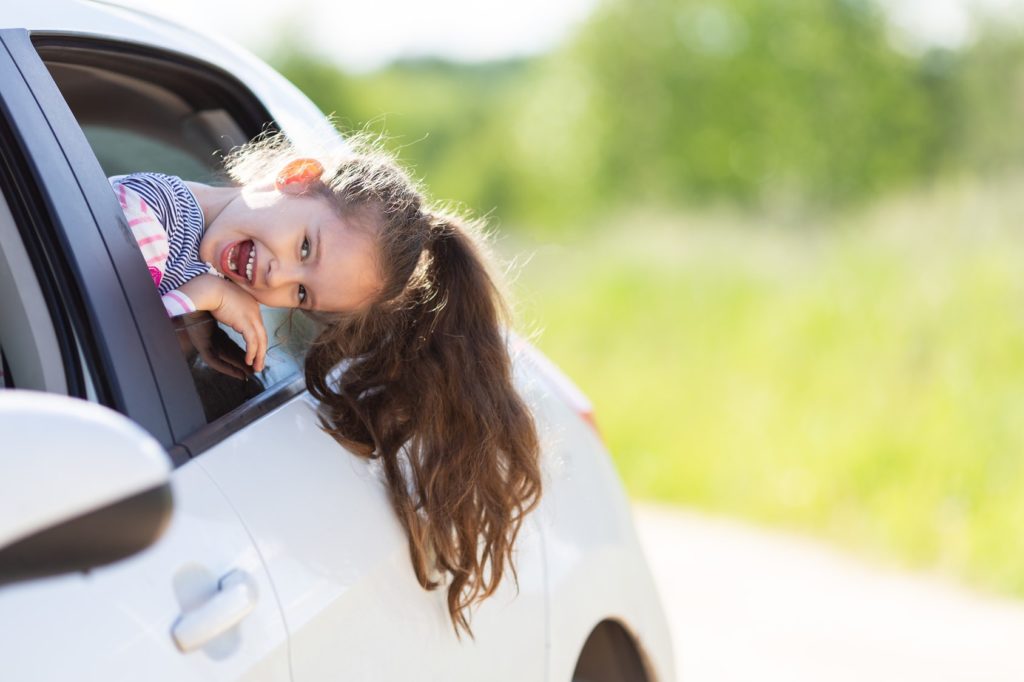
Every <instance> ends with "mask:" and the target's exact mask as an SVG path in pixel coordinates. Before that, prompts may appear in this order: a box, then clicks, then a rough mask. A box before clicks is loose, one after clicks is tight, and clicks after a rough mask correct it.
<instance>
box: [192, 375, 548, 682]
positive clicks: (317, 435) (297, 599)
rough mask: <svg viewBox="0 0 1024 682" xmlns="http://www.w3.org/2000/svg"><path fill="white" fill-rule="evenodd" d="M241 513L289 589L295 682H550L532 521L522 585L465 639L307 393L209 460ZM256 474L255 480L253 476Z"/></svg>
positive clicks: (509, 586) (382, 494)
mask: <svg viewBox="0 0 1024 682" xmlns="http://www.w3.org/2000/svg"><path fill="white" fill-rule="evenodd" d="M198 461H199V462H200V463H202V464H203V466H204V467H205V468H206V469H207V471H208V472H209V473H210V474H211V476H212V477H213V478H214V479H215V480H216V481H217V484H218V485H219V486H220V487H221V488H222V489H223V490H224V491H225V493H226V494H227V496H228V497H229V498H230V499H231V501H232V504H233V505H234V506H235V508H236V509H238V511H239V514H240V515H241V517H242V519H243V521H244V522H245V524H246V526H247V527H248V528H249V530H250V532H251V533H252V534H253V537H254V539H255V541H256V544H257V546H258V547H259V548H260V552H261V553H262V555H263V557H264V559H265V561H266V564H267V568H268V570H269V571H270V575H271V578H272V579H273V581H274V584H275V587H276V588H277V591H278V595H279V597H280V600H281V606H282V609H283V611H284V615H285V620H286V622H287V625H288V630H289V633H290V636H291V640H292V670H293V674H294V676H295V680H296V682H304V681H316V680H324V679H339V680H341V679H349V680H362V679H380V680H444V681H445V682H450V681H452V680H488V681H489V682H497V681H501V680H508V681H509V682H512V681H516V682H522V681H523V680H542V679H544V668H545V652H544V646H545V635H546V633H545V615H544V576H543V567H542V555H541V548H540V538H539V533H538V531H537V528H536V526H535V525H534V524H533V520H532V519H528V523H527V524H525V525H524V527H523V531H522V533H521V534H520V539H519V541H518V542H517V557H518V562H517V566H518V568H519V583H520V593H519V594H518V596H517V595H516V591H515V587H514V585H513V583H512V580H511V577H507V578H506V579H505V581H504V582H503V583H502V586H501V588H500V589H499V591H498V593H497V594H496V595H495V596H493V597H492V598H490V599H489V600H488V601H487V602H486V603H485V604H484V605H483V606H482V607H481V608H480V609H479V610H478V611H477V612H476V613H475V616H474V618H473V621H472V624H473V627H474V633H475V635H476V639H475V640H470V639H468V638H464V640H463V642H462V643H460V642H459V641H458V640H456V639H455V636H454V634H453V631H452V626H451V623H450V621H449V618H448V611H447V608H446V605H445V592H444V590H443V589H441V590H435V591H433V592H427V591H425V590H423V589H422V588H421V587H420V586H419V584H418V583H417V582H416V579H415V576H414V573H413V570H412V564H411V562H410V559H409V550H408V544H407V542H406V539H405V535H404V533H403V531H402V528H401V527H400V525H399V523H398V520H397V518H396V516H395V514H394V512H393V511H392V509H391V506H390V504H389V502H388V497H387V493H386V490H385V488H384V486H383V483H382V481H381V479H380V478H379V477H378V475H377V474H376V473H375V471H376V470H375V467H374V465H372V464H371V463H368V462H366V461H365V460H362V459H359V458H357V457H356V456H354V455H352V454H351V453H349V452H347V451H345V450H344V449H342V448H341V446H339V445H338V444H337V443H336V442H335V441H334V440H333V439H332V438H331V437H330V436H328V435H327V434H325V433H324V432H323V431H322V430H321V429H320V428H319V426H318V423H317V418H316V408H315V402H314V401H313V399H312V398H311V397H309V395H308V394H303V395H302V396H299V397H296V398H293V399H292V400H291V401H290V402H288V403H287V404H285V405H283V406H281V407H279V408H278V409H277V410H275V411H273V412H271V413H270V414H268V415H266V416H265V417H264V418H263V419H261V420H259V421H257V422H255V423H253V424H251V425H249V426H248V427H247V428H246V429H244V430H242V431H239V432H238V433H236V434H234V435H232V436H230V437H229V438H227V439H225V440H224V441H222V442H221V443H219V444H217V445H215V446H213V447H212V448H211V449H210V450H208V451H207V452H206V453H204V454H202V455H200V456H199V458H198ZM243 472H244V475H243Z"/></svg>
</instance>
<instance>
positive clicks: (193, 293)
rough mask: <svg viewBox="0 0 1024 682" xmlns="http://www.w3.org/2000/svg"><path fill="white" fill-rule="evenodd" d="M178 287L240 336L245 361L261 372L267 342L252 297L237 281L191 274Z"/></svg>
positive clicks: (260, 318) (197, 304) (197, 306)
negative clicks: (243, 345) (243, 342)
mask: <svg viewBox="0 0 1024 682" xmlns="http://www.w3.org/2000/svg"><path fill="white" fill-rule="evenodd" d="M180 289H181V291H183V292H185V293H186V294H188V296H189V298H191V299H192V302H193V303H195V304H196V308H197V309H199V310H208V311H209V312H210V314H211V315H213V316H214V317H215V318H217V320H218V321H220V322H223V323H224V324H226V325H227V326H229V327H231V328H232V329H234V330H235V331H236V332H238V333H239V334H241V335H242V338H243V339H245V364H247V365H251V366H252V368H253V370H255V371H257V372H262V371H263V366H264V360H265V358H266V355H267V348H268V347H269V342H268V340H267V331H266V329H264V328H263V317H262V316H261V315H260V304H259V303H257V302H256V299H255V298H253V297H252V296H250V295H249V294H247V293H245V291H244V290H243V289H242V288H241V287H240V286H238V285H237V284H233V283H231V282H229V281H227V280H225V279H221V278H219V277H214V276H213V275H200V276H198V277H193V278H192V279H190V280H189V281H188V282H185V284H184V285H183V286H181V287H180Z"/></svg>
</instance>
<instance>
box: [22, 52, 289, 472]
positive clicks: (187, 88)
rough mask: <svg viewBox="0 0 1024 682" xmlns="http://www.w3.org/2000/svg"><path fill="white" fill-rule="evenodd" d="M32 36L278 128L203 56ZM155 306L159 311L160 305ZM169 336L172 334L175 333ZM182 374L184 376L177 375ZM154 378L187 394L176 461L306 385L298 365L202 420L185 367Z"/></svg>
mask: <svg viewBox="0 0 1024 682" xmlns="http://www.w3.org/2000/svg"><path fill="white" fill-rule="evenodd" d="M31 40H32V44H33V45H34V46H35V48H36V49H37V50H38V52H39V54H40V56H41V58H43V59H45V60H46V61H69V60H71V61H73V63H75V64H85V65H90V66H96V67H100V68H105V69H109V70H111V71H114V72H117V73H123V74H127V75H132V76H135V77H140V78H143V79H144V80H147V81H149V82H153V83H156V84H158V85H162V86H163V87H166V88H168V89H170V90H171V91H173V92H175V93H176V94H179V95H181V96H185V97H186V99H189V100H190V101H193V102H196V101H199V102H202V103H203V104H202V106H204V107H210V108H212V107H218V108H222V109H224V110H226V111H227V112H228V113H229V114H230V115H231V116H232V117H233V118H234V119H235V121H236V123H237V124H238V125H239V127H240V128H241V129H242V130H243V132H244V133H245V134H246V135H247V136H249V137H254V136H255V135H257V134H259V133H261V132H264V131H272V130H276V129H277V128H276V124H275V123H274V121H273V119H272V118H271V116H270V113H269V112H268V111H267V109H266V107H265V106H264V105H263V104H262V102H260V101H259V99H258V98H257V97H256V96H255V95H254V94H253V93H252V92H251V91H250V90H249V89H248V88H247V87H246V86H245V85H244V84H243V83H242V82H241V81H239V80H238V79H237V78H235V77H234V76H233V75H231V74H230V73H228V72H227V71H224V70H223V69H221V68H219V67H217V66H214V65H211V64H209V63H207V62H203V61H200V60H198V59H195V58H193V57H190V56H187V55H183V54H181V53H178V52H172V51H169V50H163V49H158V48H155V47H153V46H151V45H146V44H142V43H132V42H125V41H119V40H113V39H109V38H94V37H83V36H69V35H61V34H51V33H38V32H33V33H32V36H31ZM196 98H199V99H198V100H197V99H196ZM90 151H91V150H90ZM104 181H105V178H104ZM111 196H112V194H111ZM130 305H131V307H132V308H133V310H134V309H137V307H138V306H140V305H148V304H147V303H146V302H145V301H141V302H140V301H134V302H130ZM158 307H159V313H160V315H161V316H163V315H164V311H163V308H162V306H158ZM164 319H165V320H166V317H165V318H164ZM170 338H172V339H173V335H170ZM178 355H179V356H180V352H179V353H178ZM181 377H184V379H185V380H184V381H181V380H180V379H181ZM156 381H157V383H158V384H159V385H160V386H161V389H162V390H164V391H165V393H169V394H171V395H181V394H187V395H185V396H184V397H183V398H182V399H181V400H179V401H178V402H179V403H184V404H185V407H178V408H176V409H168V414H167V417H168V420H169V422H170V423H171V427H172V431H173V432H174V433H175V439H174V443H173V446H172V447H171V448H170V450H171V454H172V458H173V459H174V461H175V465H176V466H180V465H181V464H183V463H184V462H185V461H187V459H188V458H192V457H197V456H199V455H200V454H202V453H203V452H204V451H205V450H207V449H209V448H211V447H213V446H214V445H216V444H218V443H220V442H221V441H223V440H224V439H226V438H228V437H229V436H231V435H232V434H234V433H236V432H238V431H239V430H240V429H242V428H244V427H245V426H246V425H248V424H251V423H253V422H254V421H256V420H257V419H259V418H261V417H263V416H264V415H266V414H268V413H269V412H271V411H272V410H274V409H276V408H277V407H279V406H281V405H284V404H285V403H287V402H289V401H290V400H292V399H293V398H295V397H296V396H298V395H300V394H302V393H303V392H305V390H306V386H305V378H304V376H303V374H302V372H301V370H300V371H296V372H295V373H292V374H289V375H288V376H287V377H285V378H284V379H282V380H281V381H278V382H277V383H275V384H274V385H271V386H268V387H266V388H265V389H264V390H263V391H262V392H260V393H259V394H258V395H256V396H255V397H253V398H251V399H249V400H247V401H246V402H244V403H242V404H241V405H239V406H238V407H236V408H235V409H233V410H232V411H230V412H228V413H227V414H225V415H223V416H222V417H220V418H218V419H216V420H214V421H212V422H209V423H206V421H205V418H203V415H202V408H201V406H199V397H198V392H197V388H196V386H195V384H194V382H193V381H192V380H191V376H190V374H189V371H188V369H187V367H183V368H182V369H181V374H179V375H178V376H177V377H168V376H166V375H163V376H161V375H160V373H159V372H158V376H157V377H156ZM197 415H198V420H199V421H198V424H197Z"/></svg>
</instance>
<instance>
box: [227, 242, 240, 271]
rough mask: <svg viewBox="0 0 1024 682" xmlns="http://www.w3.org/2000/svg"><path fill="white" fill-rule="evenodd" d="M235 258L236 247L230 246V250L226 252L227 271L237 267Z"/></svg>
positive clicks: (236, 256) (236, 253)
mask: <svg viewBox="0 0 1024 682" xmlns="http://www.w3.org/2000/svg"><path fill="white" fill-rule="evenodd" d="M237 258H238V247H237V246H232V247H231V250H230V251H228V269H229V270H234V269H235V268H236V267H237V265H238V261H237V260H236V259H237Z"/></svg>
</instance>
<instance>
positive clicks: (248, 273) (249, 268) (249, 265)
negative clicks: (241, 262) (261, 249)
mask: <svg viewBox="0 0 1024 682" xmlns="http://www.w3.org/2000/svg"><path fill="white" fill-rule="evenodd" d="M254 260H256V249H251V250H250V251H249V262H248V263H246V264H245V278H246V279H247V280H249V281H250V282H251V281H252V262H253V261H254Z"/></svg>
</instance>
